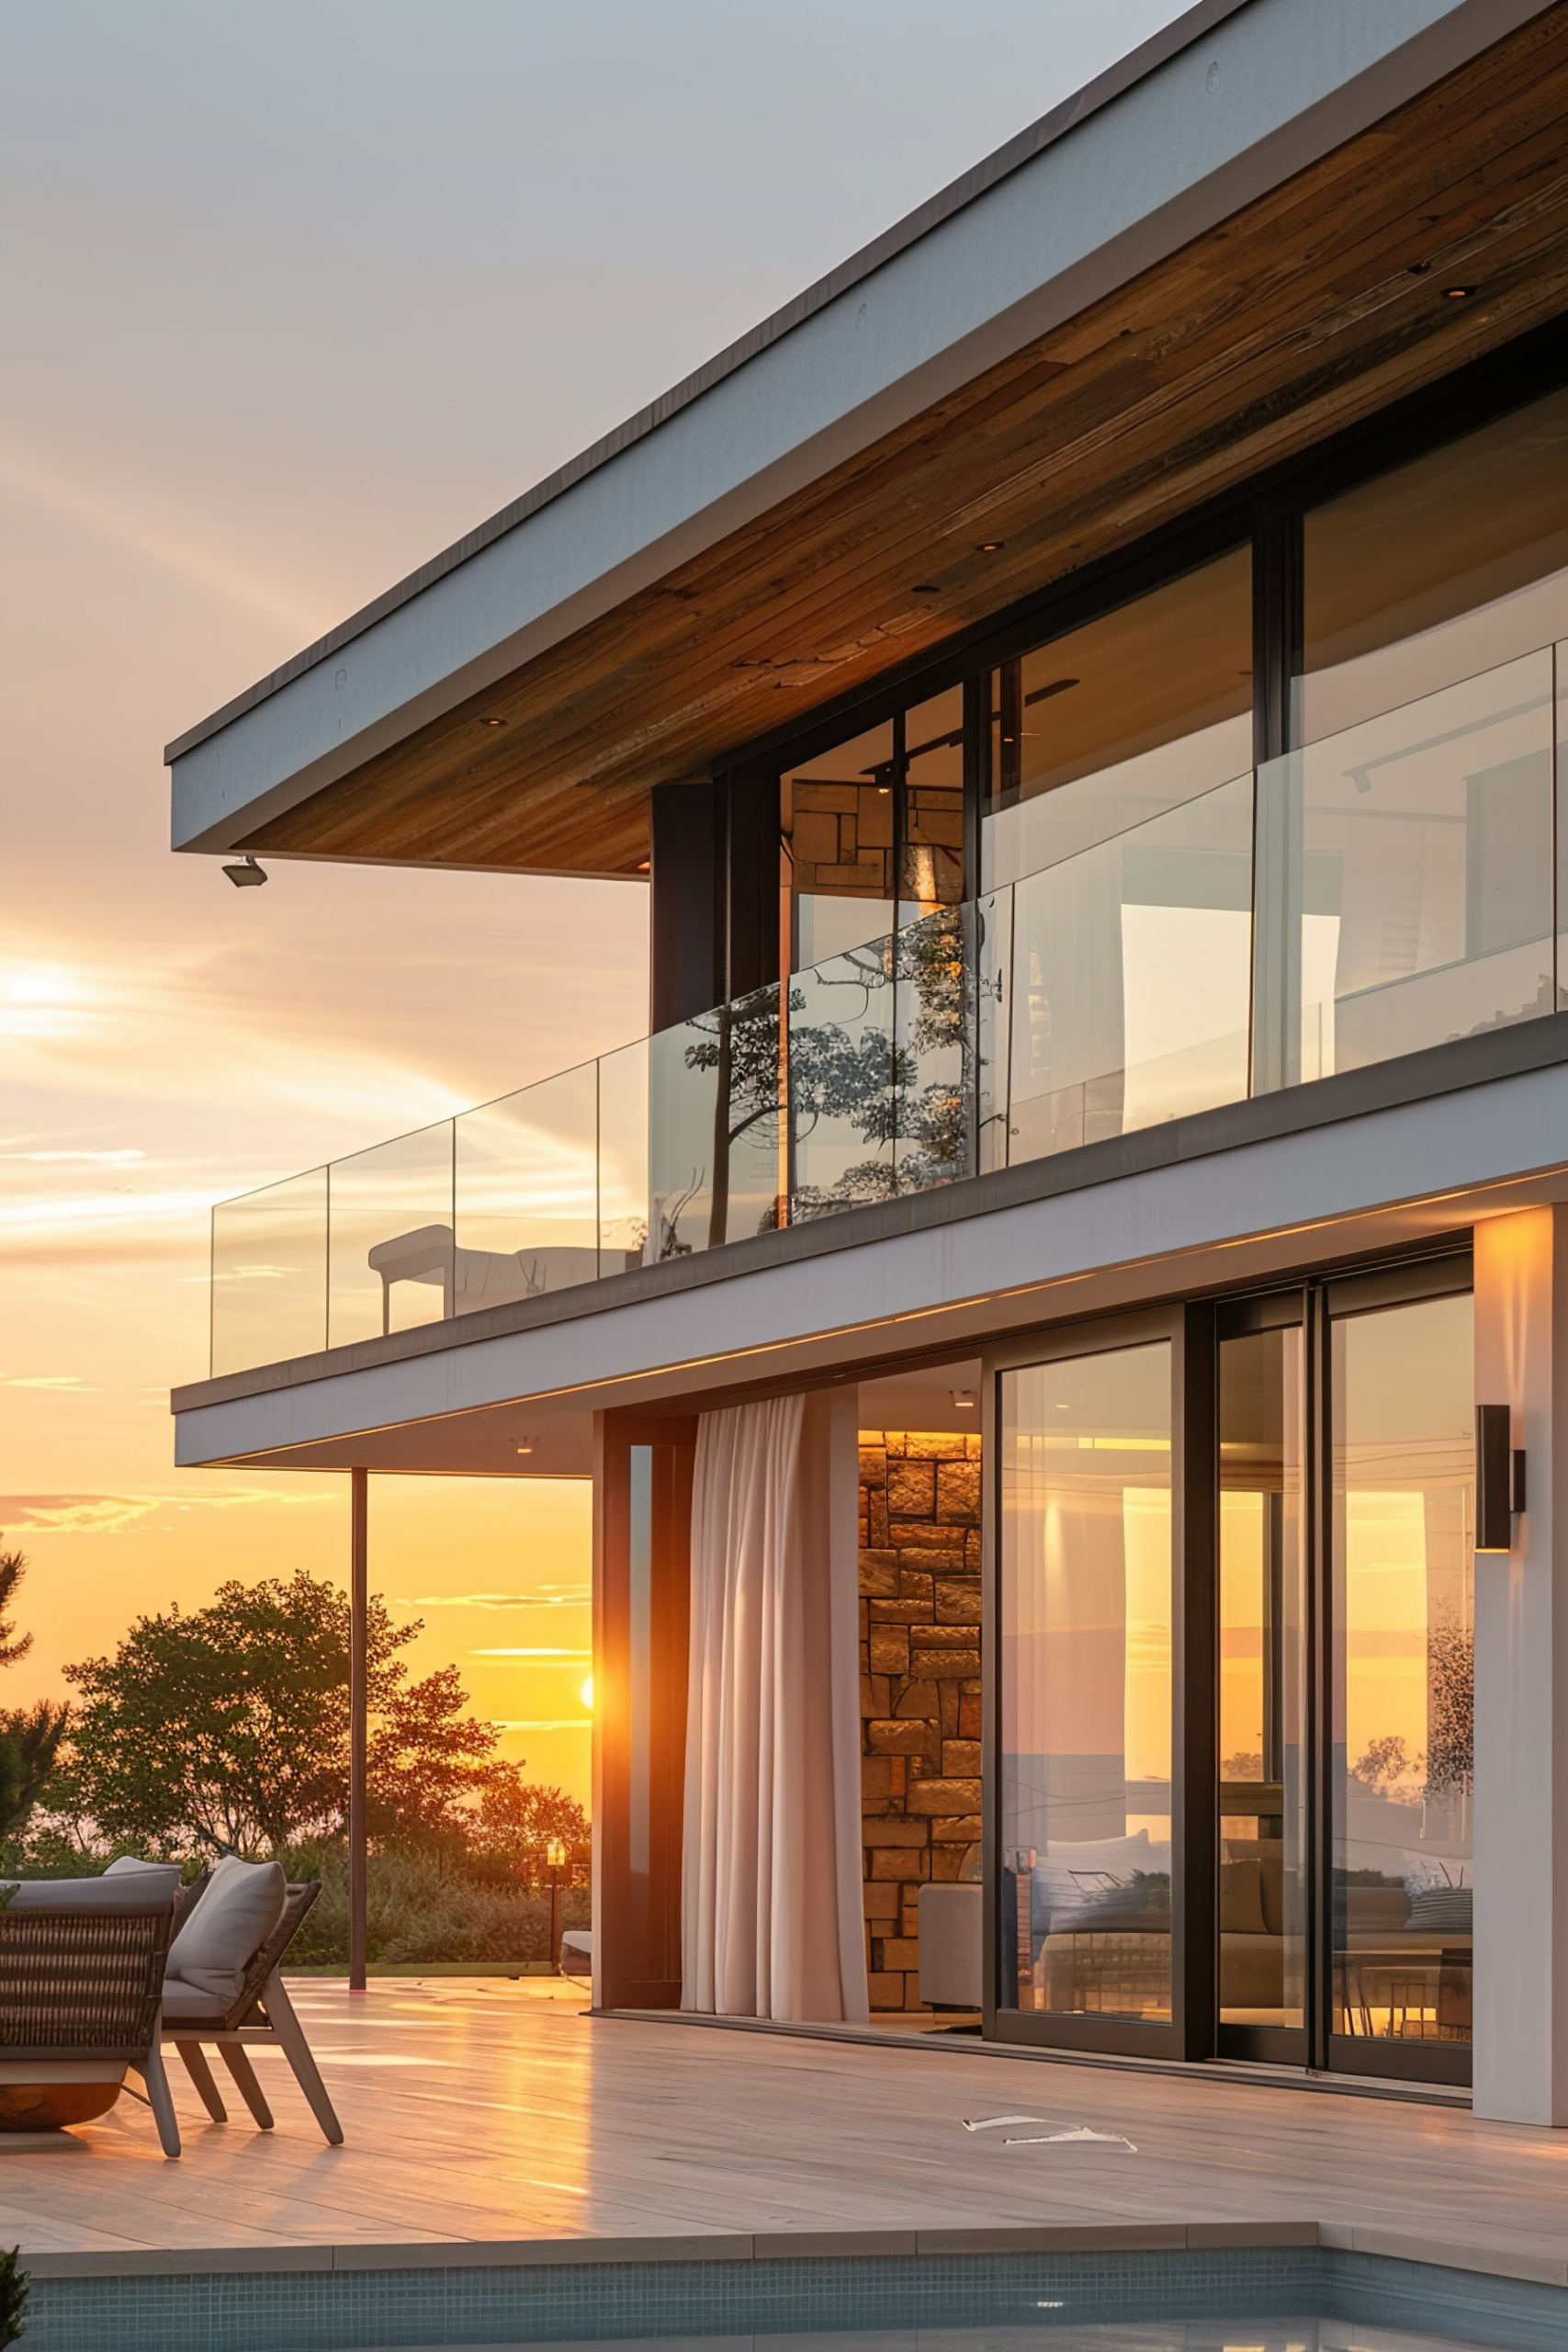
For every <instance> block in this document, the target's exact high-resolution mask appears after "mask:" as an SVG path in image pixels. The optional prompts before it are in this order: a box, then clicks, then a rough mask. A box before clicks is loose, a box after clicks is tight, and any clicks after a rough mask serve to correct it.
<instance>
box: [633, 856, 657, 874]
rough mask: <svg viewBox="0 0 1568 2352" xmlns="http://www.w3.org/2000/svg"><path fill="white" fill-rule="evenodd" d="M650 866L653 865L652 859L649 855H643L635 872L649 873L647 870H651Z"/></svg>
mask: <svg viewBox="0 0 1568 2352" xmlns="http://www.w3.org/2000/svg"><path fill="white" fill-rule="evenodd" d="M652 866H653V860H652V859H651V858H649V857H645V858H644V859H643V861H642V864H641V865H639V866H638V867H637V872H638V873H639V874H647V873H649V872H651V870H652Z"/></svg>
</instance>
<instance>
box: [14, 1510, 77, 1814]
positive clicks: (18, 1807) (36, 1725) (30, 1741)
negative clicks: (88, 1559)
mask: <svg viewBox="0 0 1568 2352" xmlns="http://www.w3.org/2000/svg"><path fill="white" fill-rule="evenodd" d="M27 1572H28V1562H27V1555H26V1554H25V1553H23V1552H14V1551H13V1552H0V1668H4V1667H7V1666H16V1665H17V1664H18V1663H19V1661H20V1660H21V1659H23V1658H25V1657H27V1655H28V1651H29V1650H30V1649H31V1648H32V1645H33V1637H32V1635H31V1634H18V1633H17V1624H16V1619H15V1617H14V1616H13V1614H12V1610H13V1607H14V1604H15V1601H16V1598H17V1591H18V1589H20V1586H21V1582H22V1578H23V1577H25V1576H26V1575H27ZM70 1719H71V1710H70V1708H69V1707H68V1706H66V1705H64V1704H56V1703H54V1702H51V1701H50V1700H48V1699H40V1700H39V1701H38V1702H37V1703H36V1705H34V1706H31V1707H7V1708H0V1839H5V1840H9V1839H12V1838H17V1837H19V1836H20V1835H21V1833H22V1831H23V1830H24V1829H25V1828H26V1827H27V1826H28V1821H29V1820H30V1819H31V1818H32V1815H33V1810H34V1808H35V1806H36V1805H37V1804H38V1802H39V1797H40V1795H41V1794H42V1792H43V1790H44V1787H45V1785H46V1783H47V1782H48V1781H49V1780H50V1777H51V1774H52V1772H53V1771H54V1769H55V1764H56V1761H57V1759H58V1757H59V1754H60V1747H61V1743H62V1740H63V1739H64V1737H65V1733H66V1730H67V1727H68V1725H69V1723H70Z"/></svg>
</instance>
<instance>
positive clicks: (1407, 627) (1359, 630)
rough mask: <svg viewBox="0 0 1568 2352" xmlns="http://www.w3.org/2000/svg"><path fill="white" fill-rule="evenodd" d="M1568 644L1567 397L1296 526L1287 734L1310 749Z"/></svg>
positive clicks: (1472, 437) (1348, 495)
mask: <svg viewBox="0 0 1568 2352" xmlns="http://www.w3.org/2000/svg"><path fill="white" fill-rule="evenodd" d="M1565 636H1568V391H1561V392H1553V393H1551V395H1550V396H1549V397H1548V398H1547V399H1545V400H1541V401H1534V402H1532V403H1531V405H1530V406H1529V407H1528V408H1524V409H1518V410H1516V411H1515V412H1514V413H1513V414H1511V415H1509V416H1504V417H1500V418H1499V419H1498V420H1497V422H1496V423H1495V424H1488V425H1485V426H1483V428H1482V429H1481V430H1480V431H1479V432H1476V433H1471V434H1467V435H1465V436H1464V438H1463V439H1461V440H1459V441H1452V442H1449V443H1447V444H1445V446H1444V447H1441V448H1438V449H1433V450H1429V451H1428V452H1427V455H1426V456H1424V457H1421V458H1416V459H1414V460H1413V461H1412V462H1411V463H1410V464H1409V465H1405V466H1400V467H1397V468H1396V469H1394V470H1393V472H1390V473H1385V474H1380V475H1378V477H1377V478H1376V480H1375V481H1368V482H1363V483H1361V484H1360V485H1359V487H1358V488H1357V489H1355V490H1351V491H1347V492H1345V493H1344V495H1343V496H1342V497H1339V498H1335V499H1331V500H1329V501H1328V502H1327V503H1325V504H1324V505H1321V506H1315V507H1314V508H1313V509H1312V510H1311V511H1310V512H1309V513H1308V514H1307V515H1306V516H1305V517H1304V520H1303V605H1302V648H1301V665H1300V675H1299V676H1298V678H1297V682H1296V694H1295V712H1294V728H1293V740H1294V741H1296V742H1297V743H1314V742H1316V741H1318V740H1319V739H1320V738H1321V737H1323V736H1325V735H1337V734H1339V733H1341V732H1342V731H1343V730H1344V729H1346V728H1348V727H1356V726H1359V725H1360V724H1361V722H1362V721H1363V720H1366V719H1368V718H1374V717H1376V716H1377V715H1378V714H1380V713H1381V712H1383V711H1390V710H1393V709H1394V708H1396V707H1398V706H1399V705H1400V704H1403V703H1408V702H1413V701H1415V700H1416V699H1417V697H1419V696H1421V695H1429V694H1433V693H1436V692H1437V691H1438V689H1439V688H1440V687H1446V686H1451V685H1453V684H1455V683H1456V681H1458V680H1460V679H1462V678H1472V677H1474V676H1476V675H1477V674H1478V673H1480V672H1482V671H1484V670H1495V669H1496V668H1497V667H1498V666H1499V665H1500V664H1501V663H1503V662H1511V661H1514V660H1516V659H1517V657H1518V656H1519V655H1520V654H1524V653H1530V652H1533V651H1535V650H1537V649H1538V648H1540V647H1541V646H1546V645H1551V644H1552V643H1553V642H1554V641H1555V640H1556V639H1559V638H1562V637H1565Z"/></svg>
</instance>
